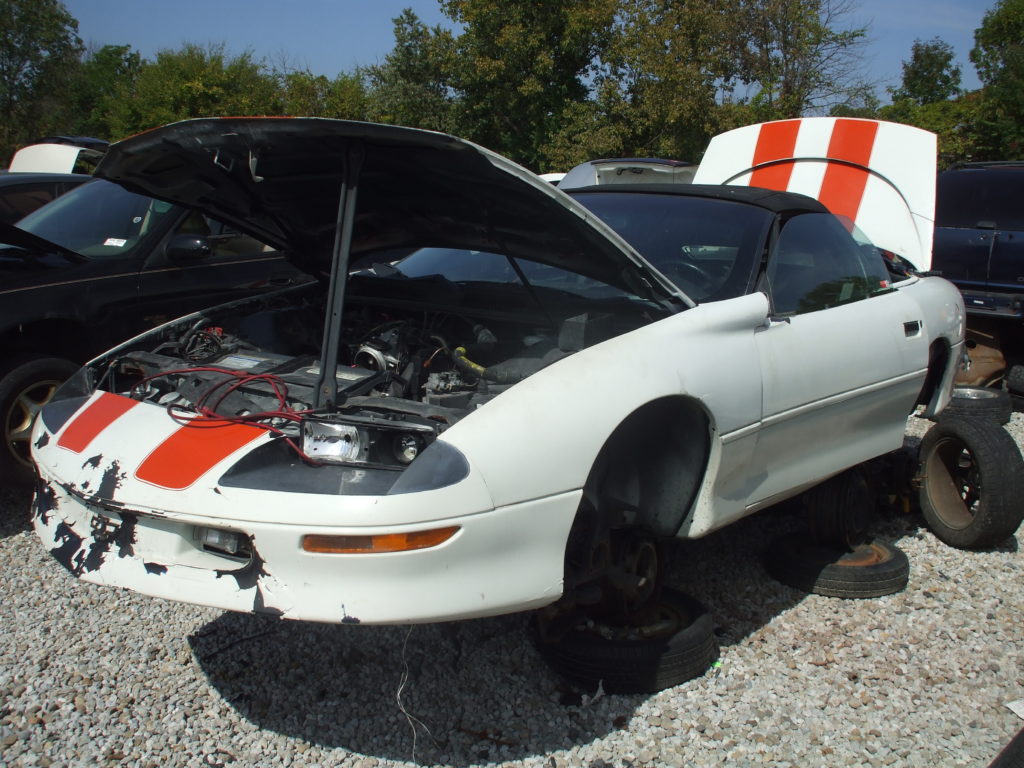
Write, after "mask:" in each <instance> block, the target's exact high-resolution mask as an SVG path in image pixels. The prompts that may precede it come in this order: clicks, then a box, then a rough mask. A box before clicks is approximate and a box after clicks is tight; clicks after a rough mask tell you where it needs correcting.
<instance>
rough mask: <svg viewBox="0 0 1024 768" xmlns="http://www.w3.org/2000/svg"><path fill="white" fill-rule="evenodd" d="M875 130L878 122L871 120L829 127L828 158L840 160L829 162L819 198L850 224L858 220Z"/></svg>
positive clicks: (842, 123) (848, 121)
mask: <svg viewBox="0 0 1024 768" xmlns="http://www.w3.org/2000/svg"><path fill="white" fill-rule="evenodd" d="M877 133H878V123H876V122H874V121H870V120H836V124H835V127H834V128H833V129H832V138H831V139H830V140H829V143H828V158H829V160H830V161H831V160H840V161H842V162H839V163H836V162H830V163H829V164H828V169H827V170H826V171H825V178H824V179H823V180H822V182H821V193H820V194H819V195H818V199H819V200H820V201H821V204H822V205H824V206H825V207H826V208H828V209H829V210H830V211H832V213H834V214H836V215H837V216H840V217H846V218H848V219H849V220H850V222H851V223H852V222H854V221H856V220H857V212H858V211H859V210H860V203H861V200H863V199H864V189H865V187H867V184H868V176H869V172H868V170H867V168H868V166H869V165H870V162H871V150H872V149H873V148H874V146H875V135H876V134H877ZM846 163H851V165H846ZM858 166H859V167H858Z"/></svg>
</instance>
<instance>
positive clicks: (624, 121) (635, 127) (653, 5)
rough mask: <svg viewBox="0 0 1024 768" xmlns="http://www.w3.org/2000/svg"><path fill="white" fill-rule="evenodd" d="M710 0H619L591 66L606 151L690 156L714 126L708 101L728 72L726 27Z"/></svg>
mask: <svg viewBox="0 0 1024 768" xmlns="http://www.w3.org/2000/svg"><path fill="white" fill-rule="evenodd" d="M736 21H737V19H736V18H735V15H734V13H733V12H732V11H730V10H729V9H727V8H723V7H722V4H721V3H718V2H715V0H693V1H692V2H687V3H665V2H660V0H624V1H623V2H621V3H620V4H619V13H618V15H617V21H616V25H615V27H614V30H613V31H614V35H613V37H612V39H611V41H610V43H609V45H608V47H607V49H606V51H605V55H604V66H603V68H602V70H601V71H600V72H599V73H598V76H597V83H598V91H597V96H596V104H597V108H598V110H599V111H600V114H601V116H602V119H603V121H604V122H605V123H606V124H607V126H608V129H609V131H610V133H611V135H613V136H614V137H615V141H614V146H611V147H609V149H612V150H613V151H611V152H609V153H608V154H610V155H613V156H614V155H640V156H659V157H671V158H679V159H689V158H691V157H694V156H695V153H699V152H700V151H701V150H702V149H703V148H704V146H705V145H706V144H707V139H708V137H709V136H710V135H711V134H712V133H713V132H715V131H714V129H715V127H716V124H715V123H716V120H715V118H716V110H715V105H716V102H717V101H718V100H719V97H720V96H721V95H722V93H723V92H724V91H727V90H728V86H727V85H723V83H725V84H727V83H728V82H729V81H731V79H732V77H733V75H734V65H733V62H734V60H735V58H736V55H735V54H736V51H735V48H734V47H733V46H732V43H731V40H730V33H729V30H730V29H734V28H735V27H734V25H735V23H736Z"/></svg>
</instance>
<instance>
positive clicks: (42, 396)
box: [0, 356, 78, 485]
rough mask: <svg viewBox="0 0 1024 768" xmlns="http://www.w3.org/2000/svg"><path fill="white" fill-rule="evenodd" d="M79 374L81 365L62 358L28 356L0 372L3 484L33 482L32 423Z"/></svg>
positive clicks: (0, 456)
mask: <svg viewBox="0 0 1024 768" xmlns="http://www.w3.org/2000/svg"><path fill="white" fill-rule="evenodd" d="M77 370H78V366H77V365H75V364H74V363H72V362H70V361H68V360H62V359H61V358H57V357H41V356H38V357H27V356H26V357H20V358H17V359H15V360H13V361H12V362H11V363H10V364H9V365H7V366H6V367H5V368H4V369H3V370H2V371H0V423H2V424H3V445H2V446H0V481H3V482H5V483H10V484H16V485H26V484H28V483H31V482H32V477H33V475H34V470H33V469H32V460H31V457H30V455H29V442H30V438H31V432H32V422H33V420H34V418H35V415H36V413H38V411H39V409H40V408H41V407H42V406H43V405H45V404H46V403H47V402H49V400H50V398H51V397H53V393H54V392H55V391H56V390H57V387H58V386H60V384H61V383H63V382H64V381H66V380H67V379H68V377H69V376H71V375H72V374H73V373H74V372H75V371H77Z"/></svg>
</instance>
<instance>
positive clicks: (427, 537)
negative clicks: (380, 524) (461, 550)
mask: <svg viewBox="0 0 1024 768" xmlns="http://www.w3.org/2000/svg"><path fill="white" fill-rule="evenodd" d="M458 530H459V526H457V525H453V526H450V527H448V528H434V529H432V530H429V531H413V532H412V533H384V534H379V535H377V536H321V535H319V534H308V535H306V536H303V537H302V548H303V549H304V550H306V551H307V552H318V553H320V554H325V555H378V554H381V553H384V552H411V551H412V550H416V549H429V548H430V547H436V546H437V545H438V544H443V543H444V542H446V541H448V539H450V538H451V537H452V536H454V535H455V534H456V533H457V532H458Z"/></svg>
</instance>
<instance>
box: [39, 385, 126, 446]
mask: <svg viewBox="0 0 1024 768" xmlns="http://www.w3.org/2000/svg"><path fill="white" fill-rule="evenodd" d="M136 405H138V402H137V401H135V400H132V399H131V398H128V397H122V396H121V395H115V394H112V393H110V392H104V393H103V394H101V395H100V396H99V397H97V398H96V399H95V400H93V401H92V402H91V403H89V405H87V406H86V407H85V408H84V409H83V410H81V411H79V412H78V415H77V416H75V417H74V418H73V419H72V420H71V421H70V422H69V423H68V425H67V427H65V428H64V432H63V433H62V434H61V436H60V438H58V440H57V445H59V446H60V447H61V448H67V449H68V450H69V451H73V452H75V453H81V452H82V451H84V450H85V449H86V448H87V447H88V446H89V443H91V442H92V441H93V440H95V439H96V437H97V436H98V435H99V434H100V432H102V431H103V430H104V429H106V428H107V427H109V426H110V425H111V424H113V423H114V422H115V421H116V420H117V419H118V417H120V416H122V415H124V414H125V413H127V412H128V411H130V410H131V409H132V408H133V407H134V406H136Z"/></svg>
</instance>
